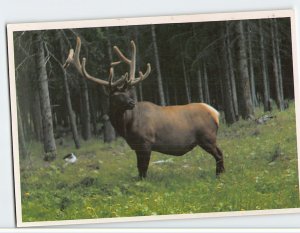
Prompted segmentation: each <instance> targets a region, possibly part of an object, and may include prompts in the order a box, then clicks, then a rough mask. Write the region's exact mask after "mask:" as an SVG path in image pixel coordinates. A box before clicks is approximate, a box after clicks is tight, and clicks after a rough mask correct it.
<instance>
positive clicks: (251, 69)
mask: <svg viewBox="0 0 300 233" xmlns="http://www.w3.org/2000/svg"><path fill="white" fill-rule="evenodd" d="M247 34H248V55H249V76H250V89H251V99H252V103H253V105H254V106H257V99H256V88H255V78H254V66H253V51H252V36H251V28H250V25H249V22H248V23H247Z"/></svg>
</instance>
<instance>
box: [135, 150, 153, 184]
mask: <svg viewBox="0 0 300 233" xmlns="http://www.w3.org/2000/svg"><path fill="white" fill-rule="evenodd" d="M135 153H136V158H137V168H138V170H139V177H140V178H141V179H143V178H146V176H147V170H148V166H149V162H150V156H151V151H135Z"/></svg>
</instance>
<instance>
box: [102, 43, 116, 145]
mask: <svg viewBox="0 0 300 233" xmlns="http://www.w3.org/2000/svg"><path fill="white" fill-rule="evenodd" d="M111 49H112V44H111V42H110V39H109V38H107V52H108V58H109V60H110V61H111V62H112V60H113V57H112V51H111ZM104 88H105V87H103V88H102V90H101V100H100V102H101V109H102V122H103V140H104V142H105V143H110V142H112V141H114V140H115V139H116V132H115V129H114V127H113V126H112V124H111V122H110V120H109V116H108V111H109V100H108V96H106V95H105V91H104Z"/></svg>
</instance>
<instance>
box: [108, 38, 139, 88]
mask: <svg viewBox="0 0 300 233" xmlns="http://www.w3.org/2000/svg"><path fill="white" fill-rule="evenodd" d="M131 50H132V51H131V60H130V59H128V58H127V57H126V56H125V55H124V54H123V53H122V52H121V51H120V49H119V48H118V47H117V46H114V51H115V52H116V53H117V55H118V57H119V58H120V61H117V62H112V63H111V65H112V66H116V65H119V64H120V63H122V62H125V63H127V64H128V65H129V66H130V71H129V79H128V80H127V82H128V83H129V84H131V83H132V82H134V80H135V65H136V46H135V43H134V41H131Z"/></svg>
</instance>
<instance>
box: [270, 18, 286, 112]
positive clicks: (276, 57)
mask: <svg viewBox="0 0 300 233" xmlns="http://www.w3.org/2000/svg"><path fill="white" fill-rule="evenodd" d="M277 27H278V26H277V21H276V19H272V21H271V34H272V54H273V72H274V77H275V90H276V103H277V107H278V109H279V110H280V111H283V110H284V101H283V90H282V74H281V64H280V63H279V62H280V54H279V45H278V29H277ZM279 67H280V68H279Z"/></svg>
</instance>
